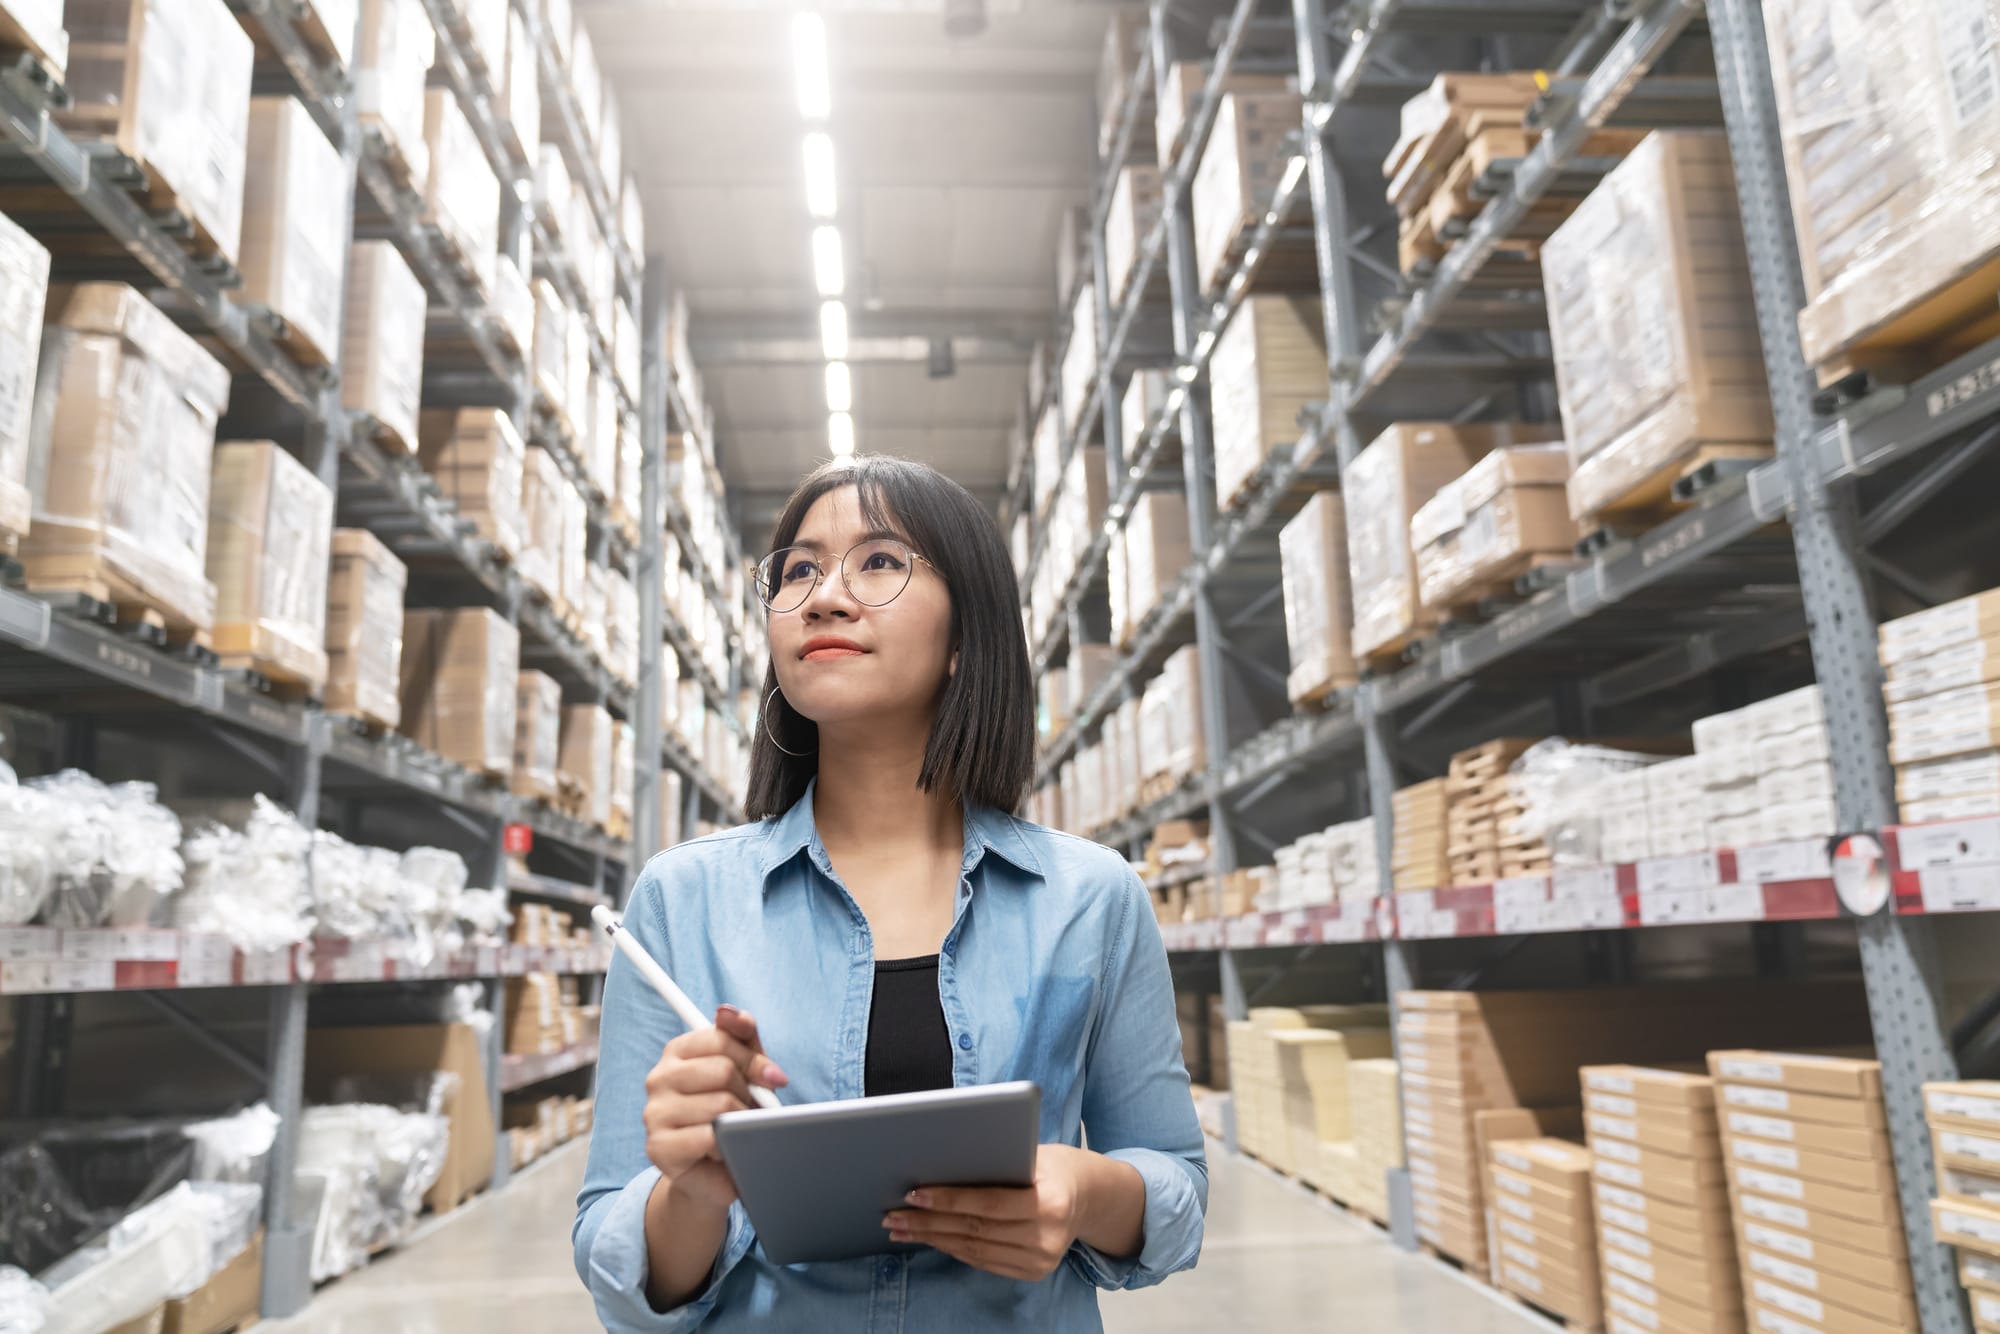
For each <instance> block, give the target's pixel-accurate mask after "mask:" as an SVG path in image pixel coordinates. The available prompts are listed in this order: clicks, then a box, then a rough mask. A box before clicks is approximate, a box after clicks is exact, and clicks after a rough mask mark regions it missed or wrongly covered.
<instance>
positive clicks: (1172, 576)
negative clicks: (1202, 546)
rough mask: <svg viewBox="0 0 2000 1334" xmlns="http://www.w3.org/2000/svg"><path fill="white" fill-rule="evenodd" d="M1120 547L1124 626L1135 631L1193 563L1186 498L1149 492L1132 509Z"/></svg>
mask: <svg viewBox="0 0 2000 1334" xmlns="http://www.w3.org/2000/svg"><path fill="white" fill-rule="evenodd" d="M1112 546H1113V548H1114V549H1120V548H1121V546H1122V552H1123V560H1124V565H1125V625H1126V626H1127V628H1128V629H1130V630H1137V629H1138V627H1139V626H1140V625H1142V624H1144V623H1145V620H1146V617H1147V615H1148V614H1150V613H1151V612H1152V610H1153V608H1154V607H1156V606H1158V605H1159V603H1160V599H1161V598H1162V597H1163V596H1165V594H1166V592H1167V590H1168V589H1170V588H1171V587H1173V585H1174V582H1175V581H1176V580H1178V579H1179V578H1180V577H1181V574H1182V572H1183V571H1184V570H1186V569H1187V565H1188V561H1189V560H1190V559H1192V550H1193V549H1192V547H1190V545H1189V537H1188V509H1187V498H1186V497H1185V496H1183V495H1182V494H1181V493H1180V492H1178V491H1148V492H1146V493H1144V494H1143V495H1141V496H1140V497H1139V498H1138V500H1137V501H1135V502H1134V503H1133V505H1132V512H1131V514H1130V515H1129V516H1128V517H1127V519H1126V525H1125V540H1124V542H1123V543H1122V544H1120V543H1117V542H1114V543H1113V544H1112Z"/></svg>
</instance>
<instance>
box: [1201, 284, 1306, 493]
mask: <svg viewBox="0 0 2000 1334" xmlns="http://www.w3.org/2000/svg"><path fill="white" fill-rule="evenodd" d="M1208 378H1209V401H1210V403H1211V405H1212V407H1213V410H1214V419H1215V495H1216V499H1217V500H1218V501H1219V502H1221V503H1223V504H1224V505H1233V504H1235V503H1236V501H1237V500H1238V499H1239V498H1240V497H1241V495H1242V493H1243V491H1244V488H1245V487H1246V486H1248V484H1249V483H1250V481H1251V479H1252V478H1254V477H1255V476H1256V475H1257V473H1258V471H1259V470H1260V469H1261V468H1262V467H1263V466H1264V460H1265V457H1266V456H1267V455H1269V454H1270V453H1271V452H1272V451H1273V450H1277V449H1287V450H1288V449H1290V448H1291V447H1292V446H1293V445H1294V444H1296V443H1297V442H1298V439H1299V436H1300V435H1301V434H1303V432H1304V428H1303V427H1301V426H1300V425H1299V414H1300V413H1301V412H1302V411H1303V410H1304V409H1305V408H1306V407H1307V406H1308V405H1310V404H1315V403H1322V402H1325V401H1326V328H1325V326H1324V325H1323V324H1322V323H1321V322H1320V305H1319V302H1318V300H1317V299H1309V298H1305V297H1287V296H1253V297H1250V298H1248V299H1246V300H1245V301H1244V302H1243V304H1242V305H1241V306H1239V307H1238V308H1237V311H1236V317H1235V318H1234V319H1232V320H1231V321H1230V322H1229V327H1228V328H1226V329H1224V330H1223V331H1222V336H1221V337H1220V338H1218V339H1217V340H1216V343H1215V353H1214V355H1213V356H1211V357H1210V358H1209V363H1208Z"/></svg>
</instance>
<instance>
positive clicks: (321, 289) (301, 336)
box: [237, 97, 349, 365]
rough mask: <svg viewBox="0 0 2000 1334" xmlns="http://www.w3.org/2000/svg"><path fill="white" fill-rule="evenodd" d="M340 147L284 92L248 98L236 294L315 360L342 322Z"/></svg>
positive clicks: (325, 353) (344, 225) (295, 349)
mask: <svg viewBox="0 0 2000 1334" xmlns="http://www.w3.org/2000/svg"><path fill="white" fill-rule="evenodd" d="M344 181H345V172H344V171H343V170H342V168H341V164H340V153H339V152H338V151H337V150H336V149H335V148H334V146H333V145H332V144H330V143H328V142H327V138H326V136H325V135H324V134H321V133H320V129H319V126H318V125H316V124H314V123H313V118H312V115H311V113H309V112H308V111H307V110H306V108H305V104H304V103H303V102H300V101H299V100H298V99H297V98H292V97H253V98H252V99H250V133H249V160H248V168H247V170H246V172H245V175H244V189H243V239H242V246H241V255H240V258H239V259H238V261H237V267H238V268H239V269H241V270H242V272H243V287H242V299H243V300H245V301H248V302H251V303H254V304H256V305H260V306H263V307H265V308H266V309H268V310H270V311H271V312H272V313H273V314H275V315H277V316H278V317H279V318H280V319H281V320H283V321H284V328H285V333H284V343H285V345H286V347H287V348H288V349H290V350H291V351H292V353H293V354H294V355H295V356H299V357H301V358H303V359H305V360H307V361H310V362H312V363H315V364H319V365H325V364H328V363H330V362H332V360H333V358H334V355H335V354H336V353H337V352H338V351H339V341H338V340H339V339H340V337H341V334H342V332H343V329H342V319H341V316H342V313H343V312H342V304H341V290H342V287H341V284H342V281H343V279H342V272H343V268H344V266H345V263H346V259H347V250H348V231H349V228H348V222H347V218H346V216H345V215H344V214H343V212H342V206H343V204H344V202H345V200H346V198H347V194H346V187H345V185H344Z"/></svg>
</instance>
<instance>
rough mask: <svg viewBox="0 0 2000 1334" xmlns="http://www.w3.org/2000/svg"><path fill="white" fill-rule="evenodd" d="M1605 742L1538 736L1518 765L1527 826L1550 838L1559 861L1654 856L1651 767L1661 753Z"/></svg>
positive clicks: (1592, 863)
mask: <svg viewBox="0 0 2000 1334" xmlns="http://www.w3.org/2000/svg"><path fill="white" fill-rule="evenodd" d="M1660 758H1661V757H1660V756H1658V755H1641V754H1637V753H1634V752H1631V751H1622V750H1612V749H1609V748H1607V747H1604V746H1589V745H1575V744H1572V743H1570V742H1568V741H1565V740H1564V739H1563V738H1561V737H1550V738H1548V739H1547V740H1546V741H1538V742H1536V743H1535V744H1534V745H1533V746H1531V747H1529V748H1528V750H1527V751H1526V752H1525V753H1524V754H1523V755H1522V756H1521V757H1520V758H1519V759H1518V760H1516V761H1514V764H1513V768H1512V770H1511V772H1512V774H1513V775H1514V777H1515V778H1516V779H1517V780H1518V781H1517V783H1516V784H1515V787H1516V790H1517V791H1518V792H1519V794H1520V797H1521V799H1522V802H1523V805H1524V808H1525V809H1524V810H1523V812H1522V816H1521V832H1523V833H1524V834H1526V835H1528V836H1529V837H1531V838H1536V839H1539V840H1541V841H1542V842H1543V843H1544V844H1546V845H1547V847H1548V849H1549V853H1550V855H1551V857H1552V858H1553V859H1554V861H1555V864H1556V865H1557V866H1558V867H1562V866H1599V865H1604V864H1606V863H1609V862H1619V861H1634V860H1637V859H1638V858H1639V857H1646V856H1651V855H1652V854H1651V853H1650V852H1649V851H1644V850H1639V851H1638V852H1637V856H1632V855H1620V856H1612V855H1608V853H1607V850H1606V848H1605V846H1604V845H1605V843H1606V842H1607V840H1608V841H1609V842H1610V843H1611V844H1614V845H1615V847H1613V848H1612V849H1611V851H1616V852H1619V853H1622V854H1630V853H1632V852H1633V851H1634V849H1635V848H1636V849H1644V848H1647V847H1650V832H1649V830H1648V829H1647V828H1646V827H1645V821H1646V819H1647V813H1646V812H1647V806H1646V783H1647V776H1646V774H1644V773H1643V772H1639V771H1641V770H1643V769H1645V768H1646V767H1647V766H1649V765H1653V764H1657V763H1658V762H1659V761H1660Z"/></svg>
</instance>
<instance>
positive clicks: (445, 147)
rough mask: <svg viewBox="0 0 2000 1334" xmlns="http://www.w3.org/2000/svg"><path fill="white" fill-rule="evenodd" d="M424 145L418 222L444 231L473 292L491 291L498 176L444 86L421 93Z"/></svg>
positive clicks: (496, 245)
mask: <svg viewBox="0 0 2000 1334" xmlns="http://www.w3.org/2000/svg"><path fill="white" fill-rule="evenodd" d="M424 142H425V143H427V144H429V145H430V161H431V170H430V176H429V178H428V179H427V180H426V181H425V188H424V221H425V222H427V223H429V224H431V225H432V226H434V227H436V228H437V229H438V230H439V231H441V232H443V233H444V237H445V240H446V242H447V243H448V244H449V245H450V246H451V248H452V249H453V250H455V251H457V253H458V259H459V262H460V263H461V264H463V265H464V266H465V268H466V270H467V271H468V272H469V273H470V274H471V275H472V279H473V282H474V283H475V284H476V285H477V286H478V288H479V290H480V291H481V292H482V293H486V292H491V291H492V290H493V265H494V262H495V260H496V258H497V256H498V255H499V253H500V252H499V243H500V178H499V177H497V176H495V175H494V174H493V167H492V165H491V164H490V163H489V162H487V160H486V153H485V151H484V150H483V149H481V148H480V146H479V139H478V137H477V136H475V135H474V134H473V132H472V123H471V122H470V121H468V120H466V118H465V113H464V112H463V111H461V110H460V109H459V105H458V96H457V94H456V93H454V92H452V90H451V89H449V88H429V89H426V90H425V92H424Z"/></svg>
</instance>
